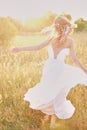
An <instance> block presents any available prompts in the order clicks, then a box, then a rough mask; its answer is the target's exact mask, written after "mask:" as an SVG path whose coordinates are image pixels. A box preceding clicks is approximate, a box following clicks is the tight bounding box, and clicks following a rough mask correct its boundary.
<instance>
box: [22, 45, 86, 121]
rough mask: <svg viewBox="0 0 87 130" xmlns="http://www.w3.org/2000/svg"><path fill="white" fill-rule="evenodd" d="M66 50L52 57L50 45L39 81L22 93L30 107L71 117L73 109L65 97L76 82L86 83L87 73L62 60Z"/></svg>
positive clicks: (66, 52) (59, 116)
mask: <svg viewBox="0 0 87 130" xmlns="http://www.w3.org/2000/svg"><path fill="white" fill-rule="evenodd" d="M68 52H69V50H68V49H63V50H62V51H61V52H60V53H59V54H58V56H57V58H56V59H54V54H53V49H52V47H51V46H50V47H49V48H48V54H49V58H48V59H47V61H46V63H45V65H44V68H43V72H42V78H41V81H40V82H39V83H38V84H37V85H35V86H34V87H32V88H30V89H29V90H28V92H27V93H26V94H25V95H24V100H26V101H29V102H30V107H31V108H32V109H36V110H41V111H42V112H43V113H45V114H47V115H53V114H55V115H56V116H57V117H58V118H60V119H68V118H70V117H72V115H73V113H74V111H75V108H74V106H73V105H72V103H71V102H70V100H67V99H66V96H67V94H68V92H69V91H70V89H71V88H73V87H75V86H76V85H77V84H85V85H87V75H86V74H85V73H84V72H83V71H82V70H81V69H80V68H77V67H74V66H71V65H68V64H66V63H65V62H64V59H65V56H66V55H67V54H68Z"/></svg>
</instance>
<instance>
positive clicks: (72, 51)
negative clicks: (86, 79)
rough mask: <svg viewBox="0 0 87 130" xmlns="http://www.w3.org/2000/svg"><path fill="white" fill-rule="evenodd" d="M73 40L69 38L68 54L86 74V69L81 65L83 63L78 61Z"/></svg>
mask: <svg viewBox="0 0 87 130" xmlns="http://www.w3.org/2000/svg"><path fill="white" fill-rule="evenodd" d="M73 43H74V42H73V40H72V39H71V40H70V47H69V48H70V55H71V57H72V60H73V61H74V63H75V64H76V65H77V66H78V67H80V68H81V69H82V70H83V71H84V72H85V73H86V74H87V70H86V69H85V68H84V67H83V65H82V64H81V63H80V61H79V60H78V58H77V56H76V53H75V49H74V45H73Z"/></svg>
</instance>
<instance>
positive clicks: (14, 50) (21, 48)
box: [12, 36, 52, 53]
mask: <svg viewBox="0 0 87 130" xmlns="http://www.w3.org/2000/svg"><path fill="white" fill-rule="evenodd" d="M51 40H52V36H49V37H48V38H47V39H46V40H45V41H43V42H41V43H40V44H39V45H36V46H24V47H15V48H13V49H12V52H14V53H16V52H20V51H37V50H40V49H42V48H43V47H45V46H47V45H48V44H49V43H50V41H51Z"/></svg>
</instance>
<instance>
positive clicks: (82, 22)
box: [75, 18, 87, 31]
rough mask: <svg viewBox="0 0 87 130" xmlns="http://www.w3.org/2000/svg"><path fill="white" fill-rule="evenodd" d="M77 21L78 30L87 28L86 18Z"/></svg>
mask: <svg viewBox="0 0 87 130" xmlns="http://www.w3.org/2000/svg"><path fill="white" fill-rule="evenodd" d="M75 23H76V24H77V28H76V31H84V30H87V21H86V20H84V19H83V18H80V19H78V20H76V21H75Z"/></svg>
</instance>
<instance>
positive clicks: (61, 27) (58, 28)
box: [55, 23, 64, 34]
mask: <svg viewBox="0 0 87 130" xmlns="http://www.w3.org/2000/svg"><path fill="white" fill-rule="evenodd" d="M55 30H56V31H57V32H58V33H59V34H61V33H62V32H63V31H64V28H63V26H62V25H60V24H59V23H57V24H55Z"/></svg>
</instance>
